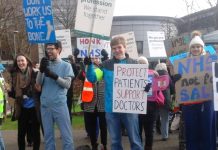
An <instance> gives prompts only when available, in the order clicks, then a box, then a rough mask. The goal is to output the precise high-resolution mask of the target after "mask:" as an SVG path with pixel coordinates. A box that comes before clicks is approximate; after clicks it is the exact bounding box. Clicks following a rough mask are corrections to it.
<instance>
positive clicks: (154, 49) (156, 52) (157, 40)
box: [147, 31, 167, 57]
mask: <svg viewBox="0 0 218 150" xmlns="http://www.w3.org/2000/svg"><path fill="white" fill-rule="evenodd" d="M147 38H148V48H149V54H150V57H166V56H167V55H166V51H165V46H164V40H165V35H164V32H162V31H148V32H147Z"/></svg>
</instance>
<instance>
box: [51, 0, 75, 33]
mask: <svg viewBox="0 0 218 150" xmlns="http://www.w3.org/2000/svg"><path fill="white" fill-rule="evenodd" d="M76 6H77V0H53V16H54V20H55V24H56V28H65V29H74V25H75V16H76Z"/></svg>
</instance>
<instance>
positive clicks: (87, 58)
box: [84, 56, 92, 65]
mask: <svg viewBox="0 0 218 150" xmlns="http://www.w3.org/2000/svg"><path fill="white" fill-rule="evenodd" d="M91 64H92V60H91V57H90V56H89V57H87V56H86V57H85V59H84V65H91Z"/></svg>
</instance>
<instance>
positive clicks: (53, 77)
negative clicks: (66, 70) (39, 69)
mask: <svg viewBox="0 0 218 150" xmlns="http://www.w3.org/2000/svg"><path fill="white" fill-rule="evenodd" d="M45 76H46V77H50V78H52V79H54V80H57V79H58V75H57V74H56V73H54V72H52V71H50V70H49V69H48V68H47V69H46V70H45Z"/></svg>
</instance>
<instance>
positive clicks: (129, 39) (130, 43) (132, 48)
mask: <svg viewBox="0 0 218 150" xmlns="http://www.w3.org/2000/svg"><path fill="white" fill-rule="evenodd" d="M116 36H123V37H124V38H125V40H126V52H127V53H128V54H129V57H130V58H133V59H138V57H139V55H138V51H137V46H136V42H135V35H134V32H133V31H132V32H128V33H123V34H119V35H114V36H113V37H112V38H114V37H116Z"/></svg>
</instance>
